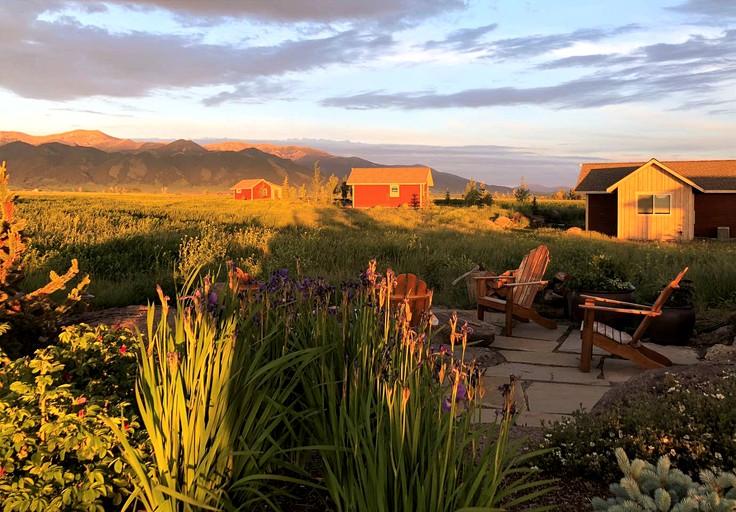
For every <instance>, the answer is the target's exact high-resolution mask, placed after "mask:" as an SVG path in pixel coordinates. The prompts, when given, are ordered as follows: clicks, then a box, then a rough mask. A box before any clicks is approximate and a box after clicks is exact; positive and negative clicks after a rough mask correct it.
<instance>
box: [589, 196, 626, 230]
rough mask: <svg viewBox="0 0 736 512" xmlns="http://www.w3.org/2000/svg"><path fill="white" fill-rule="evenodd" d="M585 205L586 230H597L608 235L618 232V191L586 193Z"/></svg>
mask: <svg viewBox="0 0 736 512" xmlns="http://www.w3.org/2000/svg"><path fill="white" fill-rule="evenodd" d="M587 198H588V202H587V205H586V208H587V209H588V211H587V224H586V229H587V230H588V231H597V232H598V233H603V234H604V235H608V236H616V235H617V234H618V215H617V214H616V212H617V210H618V191H616V190H614V191H613V192H612V193H610V194H588V195H587Z"/></svg>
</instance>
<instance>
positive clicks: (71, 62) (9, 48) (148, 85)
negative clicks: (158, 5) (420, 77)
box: [0, 0, 393, 102]
mask: <svg viewBox="0 0 736 512" xmlns="http://www.w3.org/2000/svg"><path fill="white" fill-rule="evenodd" d="M6 2H7V3H6ZM221 3H222V2H221ZM299 4H301V2H299ZM48 6H52V7H56V8H58V7H60V6H61V3H60V2H57V3H55V4H53V5H52V3H47V4H43V7H48ZM15 9H17V13H18V15H17V16H16V15H14V16H9V15H7V14H8V12H15ZM4 11H5V12H4ZM41 12H43V11H42V6H41V2H24V1H18V0H4V2H3V5H2V6H0V33H3V38H2V39H0V56H1V57H0V59H1V60H0V61H1V62H2V63H3V64H4V65H3V74H2V82H1V84H2V87H4V88H5V89H8V90H10V91H13V92H15V93H16V94H18V95H20V96H24V97H28V98H41V99H51V100H69V99H75V98H80V97H85V96H118V97H133V96H141V95H145V94H150V93H152V92H154V91H157V90H162V89H172V88H188V87H201V86H223V85H224V86H228V85H229V86H233V87H235V91H234V92H233V93H232V94H236V93H237V90H238V87H240V88H241V90H242V91H243V92H247V91H246V88H244V87H243V86H242V84H244V83H248V82H252V81H253V80H258V79H262V78H275V77H280V76H282V75H284V74H286V73H291V72H306V71H310V70H314V69H319V68H325V67H328V66H331V65H335V64H345V63H355V62H359V61H361V60H362V59H364V58H370V57H371V56H372V55H373V54H374V53H378V52H381V51H383V50H386V49H387V48H389V47H390V46H391V45H392V44H393V40H392V38H391V36H390V35H386V34H384V33H379V34H376V35H373V34H369V33H364V32H362V31H359V30H357V29H347V30H342V31H332V32H331V33H328V34H327V35H324V33H323V35H321V36H317V37H312V38H306V39H298V40H292V39H287V40H283V41H281V42H278V43H277V44H274V45H271V46H257V47H249V48H239V47H233V46H226V45H214V44H204V43H202V42H201V40H200V39H199V36H187V35H174V34H154V33H147V32H127V33H115V34H111V33H109V32H107V31H106V30H103V29H100V28H97V27H94V26H86V25H82V24H81V23H79V22H78V21H76V20H74V19H73V18H69V17H62V18H58V19H54V21H42V20H39V19H38V15H39V14H40V13H41ZM3 15H7V16H3ZM213 101H215V100H213ZM215 102H216V101H215Z"/></svg>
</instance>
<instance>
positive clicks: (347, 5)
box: [108, 0, 466, 23]
mask: <svg viewBox="0 0 736 512" xmlns="http://www.w3.org/2000/svg"><path fill="white" fill-rule="evenodd" d="M108 3H114V4H118V5H124V6H126V7H133V8H157V9H164V10H167V11H171V12H174V13H179V14H190V15H195V16H201V17H223V16H224V17H248V18H258V19H261V20H266V21H276V22H304V21H307V22H324V23H330V22H335V21H351V20H375V21H382V20H383V21H385V20H404V19H412V20H416V19H425V18H429V17H432V16H436V15H438V14H441V13H444V12H448V11H453V10H457V9H462V8H464V7H466V1H465V0H371V1H369V2H366V1H365V0H297V1H294V0H207V1H203V0H108Z"/></svg>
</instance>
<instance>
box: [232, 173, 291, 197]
mask: <svg viewBox="0 0 736 512" xmlns="http://www.w3.org/2000/svg"><path fill="white" fill-rule="evenodd" d="M230 190H232V191H233V197H234V198H235V199H281V187H280V186H278V185H274V184H273V183H271V182H270V181H266V180H264V179H263V178H260V179H255V180H242V181H239V182H237V183H236V184H235V185H233V186H232V187H230Z"/></svg>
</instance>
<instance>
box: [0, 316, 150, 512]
mask: <svg viewBox="0 0 736 512" xmlns="http://www.w3.org/2000/svg"><path fill="white" fill-rule="evenodd" d="M137 346H138V342H137V340H136V338H135V336H133V335H131V333H130V332H128V331H124V330H111V329H109V328H107V327H98V328H95V329H93V328H91V327H89V326H86V325H79V326H74V327H67V328H65V330H64V331H63V332H62V333H61V334H60V336H59V342H58V345H53V346H49V347H47V348H44V349H41V350H38V351H36V353H35V354H34V355H33V356H30V357H24V358H21V359H18V360H15V361H13V362H11V363H10V364H8V365H7V366H5V367H3V368H1V369H0V502H2V504H3V506H4V508H3V510H5V511H10V510H20V511H24V510H29V511H39V512H40V511H43V512H47V511H55V510H65V511H66V510H79V511H89V510H98V511H100V512H102V511H105V510H110V508H111V507H112V506H116V505H120V503H121V502H122V500H123V499H124V498H125V496H126V495H128V494H129V491H130V488H131V487H132V485H131V480H130V478H129V476H128V474H127V469H126V467H125V464H124V463H123V460H122V459H121V458H120V456H119V453H118V443H117V440H116V438H115V436H114V434H113V432H112V431H111V430H110V428H109V427H108V426H107V425H106V423H105V421H104V420H103V417H110V418H112V420H111V421H113V422H114V423H115V424H117V425H119V427H120V428H122V429H124V430H126V431H127V434H128V437H129V438H130V439H132V442H133V444H134V445H135V446H139V445H140V444H141V442H142V438H143V436H145V433H144V432H141V431H140V430H139V429H138V422H137V412H136V410H137V408H136V407H135V398H134V396H133V382H134V379H135V369H136V361H135V355H134V354H135V352H136V350H137ZM142 453H144V455H143V456H144V457H145V452H142Z"/></svg>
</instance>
